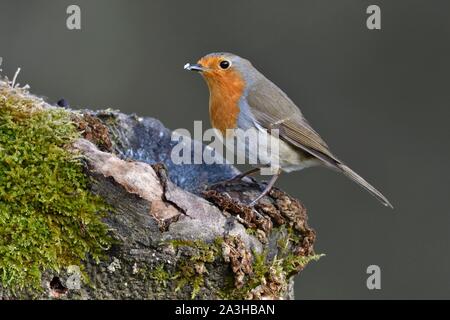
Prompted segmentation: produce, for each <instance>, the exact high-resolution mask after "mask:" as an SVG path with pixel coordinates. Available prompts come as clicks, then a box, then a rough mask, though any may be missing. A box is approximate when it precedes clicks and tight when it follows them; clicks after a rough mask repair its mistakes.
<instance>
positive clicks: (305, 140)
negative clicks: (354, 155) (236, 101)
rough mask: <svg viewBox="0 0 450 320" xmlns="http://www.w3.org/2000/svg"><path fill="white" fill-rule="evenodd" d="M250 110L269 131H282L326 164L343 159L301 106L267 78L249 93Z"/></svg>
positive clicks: (284, 137) (291, 140)
mask: <svg viewBox="0 0 450 320" xmlns="http://www.w3.org/2000/svg"><path fill="white" fill-rule="evenodd" d="M247 102H248V104H249V107H250V111H251V113H252V114H253V116H254V119H255V121H256V123H257V124H258V125H260V126H261V127H263V128H265V129H266V130H269V131H270V130H273V129H278V130H279V136H280V138H281V139H282V140H284V141H287V142H289V143H290V144H292V145H294V146H296V147H297V148H300V149H302V150H304V151H306V152H308V153H310V154H311V155H313V156H315V157H317V158H319V159H321V160H322V161H324V162H325V163H328V164H330V165H335V164H336V163H338V162H339V160H338V159H337V158H336V157H335V156H334V155H333V154H332V153H331V152H330V150H329V148H328V145H327V144H326V143H325V141H323V139H322V138H321V137H320V136H319V134H318V133H317V132H316V131H315V130H314V129H313V128H312V127H311V125H310V124H309V123H308V121H307V120H306V119H305V118H304V117H303V115H302V113H301V111H300V109H299V108H298V107H297V106H296V105H295V104H294V102H292V100H291V99H289V97H288V96H287V95H286V94H285V93H284V92H283V91H281V89H279V88H278V87H277V86H276V85H275V84H273V83H272V82H270V81H268V80H266V79H264V81H260V82H258V83H256V84H254V85H253V86H252V87H251V88H250V89H249V91H248V93H247Z"/></svg>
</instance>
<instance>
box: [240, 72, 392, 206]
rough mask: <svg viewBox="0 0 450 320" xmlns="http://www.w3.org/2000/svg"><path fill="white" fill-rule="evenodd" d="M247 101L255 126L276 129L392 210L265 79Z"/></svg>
mask: <svg viewBox="0 0 450 320" xmlns="http://www.w3.org/2000/svg"><path fill="white" fill-rule="evenodd" d="M247 102H248V104H249V107H250V110H251V113H252V114H253V116H254V118H255V121H256V123H257V124H258V125H260V126H261V127H263V128H265V129H266V130H268V131H269V132H270V130H273V129H278V130H279V137H280V138H281V139H282V140H284V141H287V142H289V143H290V144H291V145H294V146H296V147H297V148H300V149H302V150H303V151H306V152H308V153H309V154H311V155H312V156H315V157H316V158H318V159H320V160H322V161H323V162H324V163H326V164H328V165H330V166H332V167H334V168H336V169H337V170H339V171H341V172H342V173H343V174H344V175H346V176H347V177H349V178H350V179H351V180H353V181H355V182H356V183H357V184H359V185H361V186H362V187H363V188H365V189H366V190H367V191H369V192H370V193H371V194H372V195H373V196H375V197H376V198H377V199H378V200H379V201H380V202H381V203H383V204H384V205H385V206H389V207H392V205H391V204H390V202H389V200H388V199H386V197H385V196H383V195H382V194H381V193H380V192H379V191H378V190H377V189H375V188H374V187H373V186H372V185H371V184H370V183H368V182H367V181H366V180H364V179H363V178H362V177H361V176H359V175H358V174H357V173H356V172H354V171H353V170H351V169H350V168H349V167H347V166H346V165H345V164H344V163H342V162H341V161H340V160H338V159H337V158H336V157H335V156H334V155H333V154H332V153H331V151H330V150H329V149H328V146H327V144H326V143H325V141H323V139H322V138H321V137H320V136H319V134H318V133H317V132H316V131H314V129H313V128H311V126H310V124H309V123H308V121H307V120H306V119H305V118H304V117H303V115H302V113H301V111H300V109H299V108H298V107H297V106H296V105H295V104H294V102H292V100H291V99H289V97H288V96H287V95H286V94H285V93H284V92H283V91H281V89H279V88H278V87H277V86H276V85H275V84H273V83H272V82H270V81H269V80H267V79H264V80H263V81H261V82H259V83H256V84H255V85H254V86H253V87H252V88H250V89H249V91H248V94H247Z"/></svg>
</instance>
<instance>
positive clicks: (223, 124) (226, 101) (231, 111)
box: [205, 72, 244, 135]
mask: <svg viewBox="0 0 450 320" xmlns="http://www.w3.org/2000/svg"><path fill="white" fill-rule="evenodd" d="M205 79H206V82H207V84H208V87H209V94H210V96H209V117H210V119H211V125H212V126H213V128H216V129H218V130H220V131H221V132H222V134H223V135H225V133H226V130H227V129H234V128H236V127H237V120H238V116H239V111H240V110H239V105H238V102H239V99H240V98H241V96H242V93H243V92H244V81H243V79H242V78H241V77H240V75H238V74H237V72H229V73H227V74H225V75H223V74H210V75H208V76H205Z"/></svg>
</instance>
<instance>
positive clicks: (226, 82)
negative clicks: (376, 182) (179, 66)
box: [184, 52, 393, 208]
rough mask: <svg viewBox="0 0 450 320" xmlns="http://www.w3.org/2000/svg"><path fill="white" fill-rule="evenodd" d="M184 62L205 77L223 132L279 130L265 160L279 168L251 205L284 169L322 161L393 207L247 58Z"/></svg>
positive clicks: (215, 56) (212, 115)
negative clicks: (273, 151)
mask: <svg viewBox="0 0 450 320" xmlns="http://www.w3.org/2000/svg"><path fill="white" fill-rule="evenodd" d="M184 68H185V69H186V70H190V71H196V72H199V73H200V74H201V75H202V76H203V78H204V79H205V81H206V83H207V85H208V88H209V94H210V97H209V115H210V119H211V124H212V126H213V128H215V129H217V130H218V131H219V132H220V133H221V135H222V137H223V138H226V137H227V135H228V133H229V132H230V130H231V131H232V130H235V129H242V130H248V129H256V130H258V131H263V132H265V133H266V134H267V135H268V136H271V132H273V130H274V129H277V136H272V137H271V138H272V139H276V142H278V153H277V155H275V156H272V155H271V158H270V159H269V162H273V163H276V165H277V170H275V174H274V175H273V176H272V177H271V179H270V181H269V182H268V184H267V186H266V188H265V189H264V191H263V192H262V193H261V194H260V195H259V196H258V197H257V198H256V199H255V200H253V202H252V203H251V205H254V204H255V203H256V202H257V201H259V200H260V199H261V198H262V197H263V196H264V195H266V194H267V193H268V192H269V191H270V189H271V188H272V187H273V185H274V184H275V182H276V180H277V179H278V177H279V175H280V173H281V172H282V171H284V172H291V171H297V170H301V169H304V168H308V167H312V166H320V165H321V166H325V167H328V168H332V169H334V170H337V171H339V172H341V173H343V174H344V175H345V176H347V177H349V178H350V179H351V180H353V181H354V182H356V183H357V184H359V185H360V186H362V187H363V188H364V189H366V190H367V191H368V192H370V193H371V194H372V195H373V196H375V197H376V198H377V199H378V200H379V201H380V202H381V203H382V204H383V205H385V206H388V207H391V208H393V207H392V205H391V204H390V202H389V201H388V200H387V199H386V197H384V196H383V195H382V194H381V193H380V192H379V191H378V190H377V189H375V188H374V187H373V186H372V185H370V184H369V183H368V182H367V181H366V180H364V179H363V178H362V177H360V176H359V175H358V174H357V173H355V172H354V171H353V170H351V169H350V168H349V167H347V166H346V165H345V164H344V163H343V162H342V161H341V160H339V159H338V158H337V157H336V156H335V155H334V154H333V153H332V152H331V151H330V149H329V147H328V145H327V144H326V143H325V141H324V140H323V139H322V138H321V137H320V136H319V134H318V133H317V132H316V131H315V130H314V129H313V128H312V127H311V125H310V124H309V123H308V121H307V120H306V119H305V117H304V116H303V114H302V112H301V111H300V109H299V108H298V107H297V106H296V105H295V103H294V102H293V101H292V100H291V99H290V98H289V97H288V96H287V95H286V94H285V93H284V92H283V91H282V90H281V89H280V88H278V87H277V86H276V85H275V84H274V83H273V82H272V81H270V80H269V79H267V78H266V77H265V76H264V75H263V74H262V73H260V72H259V71H258V70H257V69H256V68H255V67H253V65H252V64H251V63H250V61H248V60H246V59H244V58H241V57H239V56H237V55H235V54H231V53H224V52H220V53H210V54H208V55H206V56H204V57H203V58H201V59H200V60H199V61H198V62H197V63H196V64H189V63H187V64H186V65H185V66H184ZM243 144H244V145H243V146H242V144H240V145H241V146H242V147H241V148H240V149H241V151H243V152H245V150H248V145H245V141H244V142H243ZM238 145H239V144H238ZM238 153H239V148H238ZM245 156H246V157H247V156H248V153H245ZM273 157H276V158H273ZM260 170H261V167H255V168H253V169H251V170H249V171H247V172H244V173H242V174H240V175H238V176H236V177H235V178H233V179H232V180H233V181H237V180H240V179H242V178H243V177H245V176H247V175H249V174H254V173H256V172H259V171H260Z"/></svg>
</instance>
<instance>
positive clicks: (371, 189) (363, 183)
mask: <svg viewBox="0 0 450 320" xmlns="http://www.w3.org/2000/svg"><path fill="white" fill-rule="evenodd" d="M336 166H337V167H338V169H340V170H341V171H342V173H343V174H345V175H346V176H347V177H349V178H350V179H351V180H353V181H354V182H356V183H357V184H359V185H360V186H361V187H363V188H364V189H366V190H367V191H369V192H370V194H372V195H373V196H374V197H375V198H377V199H378V200H379V201H380V202H381V203H382V204H383V205H385V206H386V207H391V208H394V207H393V206H392V204H391V203H390V202H389V200H388V199H386V197H385V196H383V195H382V194H381V192H380V191H378V190H377V189H375V188H374V187H373V186H372V185H371V184H370V183H368V182H367V181H366V180H364V179H363V178H362V177H361V176H359V175H358V174H357V173H356V172H354V171H353V170H352V169H350V168H349V167H347V166H346V165H345V164H342V163H337V164H336Z"/></svg>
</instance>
